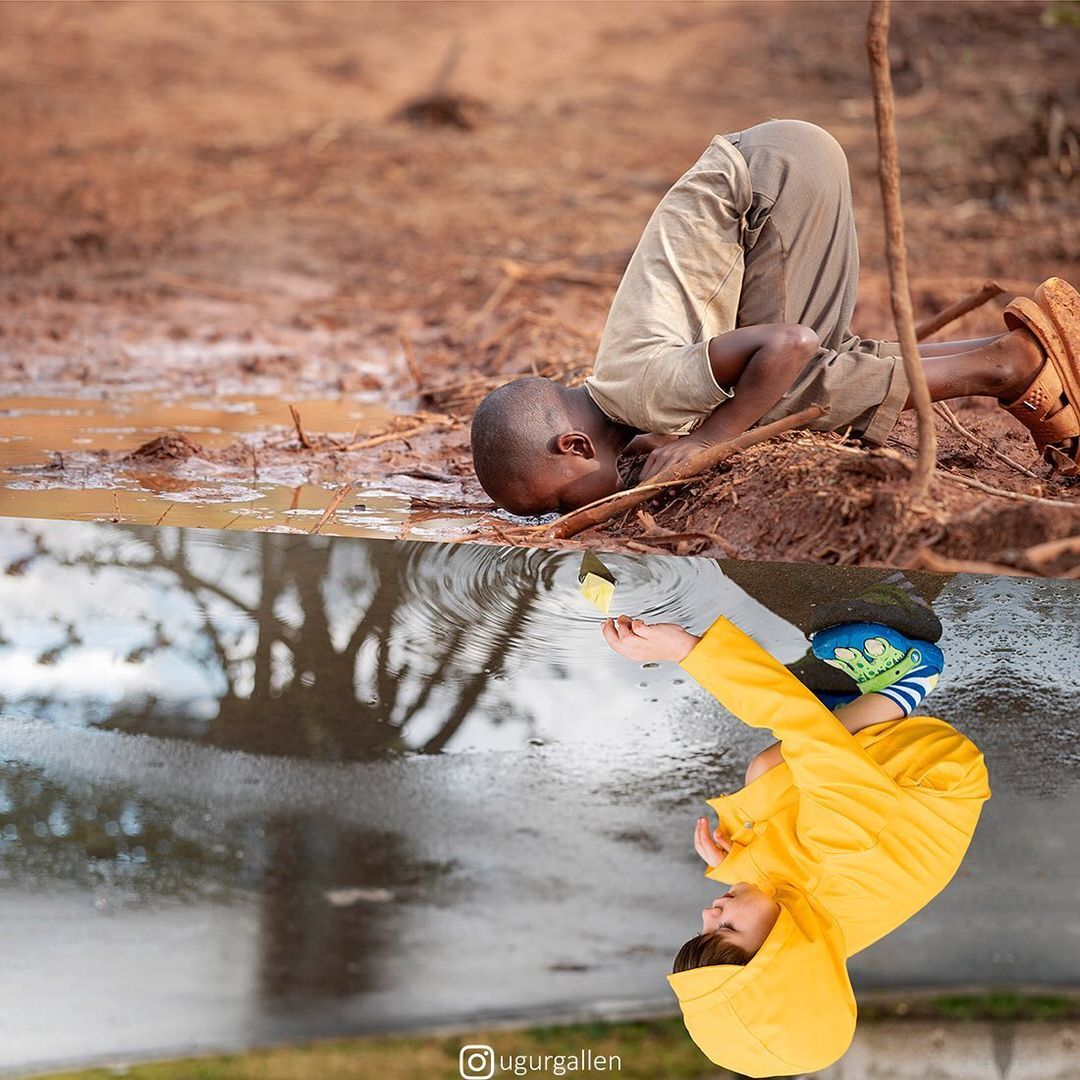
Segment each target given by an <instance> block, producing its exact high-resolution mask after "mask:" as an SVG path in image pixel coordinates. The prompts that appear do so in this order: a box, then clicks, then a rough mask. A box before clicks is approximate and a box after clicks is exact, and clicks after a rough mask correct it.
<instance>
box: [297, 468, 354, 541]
mask: <svg viewBox="0 0 1080 1080" xmlns="http://www.w3.org/2000/svg"><path fill="white" fill-rule="evenodd" d="M352 488H353V482H352V481H351V480H350V481H349V483H347V484H343V485H342V486H341V487H339V488H338V489H337V491H336V492H335V493H334V497H333V498H332V499H331V500H330V505H329V506H328V507H327V508H326V509H325V510H324V511H323V516H322V517H321V518H319V520H318V521H317V522H316V523H315V525H314V527H313V528H312V529H311V530H310V532H309V533H308V535H309V536H314V535H315V534H316V533H318V532H320V531H321V529H322V527H323V526H324V525H325V524H326V523H327V522H328V521H329V520H330V519H331V518H332V517H333V516H334V511H335V510H337V508H338V507H339V506H340V505H341V504H342V503H343V502H344V501H345V496H346V495H348V494H349V492H350V491H352Z"/></svg>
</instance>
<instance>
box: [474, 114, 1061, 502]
mask: <svg viewBox="0 0 1080 1080" xmlns="http://www.w3.org/2000/svg"><path fill="white" fill-rule="evenodd" d="M858 278H859V251H858V244H857V242H856V237H855V219H854V216H853V213H852V206H851V187H850V183H849V180H848V170H847V161H846V159H845V157H844V152H843V150H842V149H841V148H840V145H839V144H838V143H837V142H836V140H835V139H833V137H832V136H831V135H829V134H828V133H827V132H825V131H823V130H822V129H821V128H819V127H815V126H814V125H813V124H807V123H804V122H802V121H799V120H770V121H768V122H767V123H764V124H759V125H757V126H756V127H751V128H748V129H747V130H745V131H742V132H737V133H734V134H729V135H726V136H719V135H718V136H716V138H714V139H713V141H712V143H711V144H710V145H709V147H708V149H707V150H706V151H705V153H704V154H703V155H702V156H701V158H700V159H699V160H698V161H697V162H696V163H695V164H694V165H693V166H692V167H691V169H690V170H689V171H688V172H687V173H686V174H685V175H684V176H683V177H682V178H681V179H679V180H678V182H677V183H676V184H675V186H674V187H673V188H672V189H671V190H670V191H669V192H668V193H667V195H665V196H664V198H663V200H661V202H660V205H659V206H658V207H657V209H656V211H655V212H654V213H653V215H652V217H651V218H650V220H649V223H648V224H647V225H646V227H645V231H644V233H643V234H642V237H641V239H640V241H639V242H638V246H637V248H636V250H635V252H634V255H633V257H632V258H631V260H630V263H629V265H628V266H627V268H626V271H625V273H624V275H623V278H622V282H621V283H620V285H619V288H618V291H617V292H616V293H615V298H614V300H613V301H612V305H611V310H610V312H609V313H608V318H607V323H606V325H605V327H604V332H603V336H602V337H601V340H600V347H599V350H598V352H597V355H596V359H595V362H594V366H593V371H592V374H591V375H590V376H589V377H588V378H587V379H586V380H585V383H584V385H583V386H580V387H574V388H571V387H567V386H563V385H562V384H560V383H557V382H554V381H552V380H551V379H544V378H540V377H534V378H524V379H518V380H516V381H514V382H511V383H507V384H506V385H504V386H500V387H498V388H497V389H495V390H493V391H492V392H491V393H490V394H489V395H488V396H487V397H486V398H485V399H484V400H483V401H482V402H481V403H480V406H479V407H478V408H477V410H476V414H475V416H474V418H473V424H472V449H473V463H474V467H475V469H476V475H477V478H478V479H479V481H480V484H481V486H482V487H483V488H484V490H485V491H486V492H487V494H488V495H489V496H490V497H491V498H492V499H493V500H494V502H496V503H497V504H498V505H499V506H501V507H503V508H504V509H506V510H509V511H510V512H511V513H515V514H542V513H547V512H549V511H555V510H559V511H567V510H573V509H576V508H577V507H580V506H583V505H585V504H586V503H589V502H591V501H593V500H595V499H599V498H603V497H604V496H606V495H610V494H612V493H613V492H614V491H616V490H618V489H619V488H620V487H621V486H622V480H621V478H620V474H619V469H618V462H619V459H620V457H621V456H623V455H624V454H628V453H641V452H645V451H649V457H648V459H647V460H646V462H645V465H644V468H643V470H642V473H641V479H642V480H648V479H650V478H652V477H654V476H655V475H656V474H658V473H659V472H661V471H662V470H667V469H669V468H672V467H674V466H676V465H678V464H679V463H680V462H682V461H684V460H685V459H687V458H688V457H689V456H691V455H692V454H694V453H697V452H698V451H700V450H702V449H704V448H706V447H708V446H712V445H715V444H716V443H719V442H723V441H725V440H727V439H730V438H732V437H734V436H736V435H739V434H741V433H742V432H744V431H746V430H747V429H749V428H751V427H753V426H754V425H756V424H764V423H769V422H771V421H774V420H779V419H781V418H782V417H785V416H790V415H792V414H793V413H796V412H799V411H801V410H803V409H805V408H807V407H808V406H810V405H820V406H822V407H823V408H825V409H826V410H827V412H826V414H825V415H824V416H822V417H820V418H819V419H818V420H816V421H814V422H812V423H811V425H810V426H811V427H812V428H813V429H815V430H821V431H850V432H851V433H852V434H853V435H855V436H857V437H859V438H861V439H863V440H864V441H866V442H867V443H870V444H872V445H875V444H876V445H880V444H882V443H884V442H885V441H886V439H887V438H888V436H889V433H890V432H891V431H892V429H893V427H894V425H895V424H896V421H897V419H898V417H899V415H900V413H901V411H903V410H904V409H907V408H910V407H911V399H910V393H909V386H908V380H907V376H906V373H905V369H904V364H903V361H902V359H901V357H900V349H899V346H898V345H897V344H895V343H893V342H881V341H867V340H863V339H862V338H859V337H858V336H857V335H855V334H853V333H852V331H851V329H850V320H851V316H852V313H853V311H854V308H855V294H856V290H857V286H858ZM1005 322H1006V331H1007V332H1006V333H1004V334H1001V335H999V336H995V337H989V338H982V339H977V340H972V341H953V342H944V343H938V344H926V345H921V346H919V353H920V356H921V357H922V362H923V368H924V370H925V373H926V379H927V383H928V384H929V388H930V394H931V397H932V398H933V399H934V400H935V401H942V400H945V399H948V398H954V397H964V396H969V395H981V396H986V397H991V398H994V399H996V400H997V401H998V403H999V404H1000V405H1001V406H1002V407H1003V408H1005V409H1007V410H1008V411H1009V412H1010V413H1012V415H1014V416H1016V417H1017V418H1018V419H1019V420H1020V421H1021V422H1022V423H1024V424H1025V426H1027V427H1028V429H1029V430H1030V431H1031V433H1032V436H1033V438H1034V439H1035V442H1036V445H1037V446H1038V448H1039V450H1040V451H1041V452H1042V453H1043V454H1044V456H1045V457H1046V458H1047V459H1048V460H1049V461H1051V463H1052V464H1055V465H1056V466H1057V467H1058V468H1060V469H1061V470H1062V471H1063V472H1066V473H1074V472H1076V471H1078V470H1080V412H1078V410H1080V296H1078V294H1077V293H1076V291H1075V290H1073V289H1072V288H1071V287H1070V286H1069V285H1067V284H1066V283H1065V282H1064V281H1061V280H1060V279H1058V278H1051V279H1050V280H1049V281H1047V282H1044V283H1043V285H1041V286H1040V287H1039V290H1038V291H1037V292H1036V294H1035V299H1034V300H1030V299H1028V298H1026V297H1019V298H1017V299H1016V300H1014V301H1013V302H1012V304H1010V305H1009V307H1008V308H1007V309H1006V312H1005Z"/></svg>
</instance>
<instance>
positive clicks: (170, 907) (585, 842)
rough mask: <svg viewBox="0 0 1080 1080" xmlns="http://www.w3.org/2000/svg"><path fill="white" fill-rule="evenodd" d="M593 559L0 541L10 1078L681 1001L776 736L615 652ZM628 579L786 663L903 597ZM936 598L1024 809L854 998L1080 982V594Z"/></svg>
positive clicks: (71, 532) (0, 986) (952, 657)
mask: <svg viewBox="0 0 1080 1080" xmlns="http://www.w3.org/2000/svg"><path fill="white" fill-rule="evenodd" d="M577 561H578V560H577V557H576V556H575V555H574V554H573V553H570V552H556V553H551V552H535V551H534V552H523V551H509V550H507V551H504V550H500V549H494V548H468V547H463V546H450V545H440V544H430V543H388V542H385V541H376V540H351V539H345V538H337V537H312V538H308V537H296V536H286V535H274V534H265V533H262V534H233V533H227V532H226V533H221V532H217V533H215V532H209V531H197V532H191V531H186V530H180V529H168V528H162V529H157V530H152V529H139V528H129V527H113V526H107V525H98V524H90V523H72V522H48V521H15V520H8V521H0V566H2V567H3V568H4V569H5V570H6V573H4V574H3V575H0V690H2V697H0V714H2V721H0V919H2V920H3V923H2V924H3V925H4V927H5V930H6V933H5V973H6V974H7V975H8V978H5V979H4V980H0V1067H3V1068H6V1069H9V1070H16V1069H25V1068H29V1067H31V1066H33V1067H39V1066H44V1065H46V1064H49V1063H55V1062H61V1061H73V1062H85V1061H95V1060H116V1059H118V1058H124V1057H137V1056H147V1055H153V1054H165V1053H182V1052H186V1051H192V1050H200V1049H211V1048H220V1047H233V1046H242V1045H250V1044H255V1043H264V1042H270V1041H275V1040H281V1039H289V1038H303V1037H309V1036H315V1035H325V1034H335V1033H348V1032H361V1031H373V1030H390V1029H399V1028H409V1027H416V1026H421V1025H429V1024H437V1023H438V1024H443V1023H445V1024H455V1023H459V1024H463V1023H479V1022H482V1021H484V1020H487V1019H521V1018H528V1017H540V1016H553V1015H560V1014H562V1015H574V1016H585V1015H604V1016H612V1015H620V1014H624V1013H630V1012H634V1011H640V1010H647V1009H656V1008H670V1007H671V1004H672V1003H671V1000H670V999H669V997H668V994H667V991H666V986H665V984H664V980H663V975H664V972H665V971H666V970H667V969H668V965H669V963H670V956H671V954H672V951H673V949H674V948H675V947H677V945H678V944H679V943H680V942H681V941H682V940H684V939H685V937H687V936H688V935H689V934H690V932H692V930H693V919H694V915H695V912H697V911H699V910H700V908H701V907H702V906H703V904H704V903H706V902H708V900H710V899H711V896H712V893H711V892H710V888H711V886H710V885H709V883H708V882H705V881H703V879H702V877H701V874H700V869H699V867H698V864H697V861H696V857H695V856H694V855H693V853H692V851H691V847H690V827H691V825H692V822H693V818H694V816H695V815H696V814H697V813H698V811H699V807H700V806H701V799H702V797H703V796H706V795H709V794H714V793H716V792H719V791H722V790H725V789H727V788H730V787H732V786H733V785H735V784H737V783H738V780H739V777H740V775H741V771H742V769H743V767H744V765H745V761H746V760H747V758H748V757H749V756H750V754H752V753H753V751H754V750H755V749H756V748H757V747H758V746H760V745H761V744H762V741H763V740H762V738H761V737H760V735H758V733H753V732H749V731H748V729H746V728H744V727H743V726H742V725H740V724H739V723H738V722H737V721H736V720H735V719H734V718H733V717H731V716H729V715H728V714H726V713H724V712H723V710H721V709H719V708H718V707H717V706H716V705H715V704H714V703H713V702H711V701H710V700H708V699H707V698H706V696H705V695H703V694H702V693H701V692H700V691H699V690H698V689H697V688H696V687H695V686H694V685H692V684H689V683H688V682H687V681H686V680H684V679H682V678H681V677H680V672H679V671H678V669H671V668H666V667H648V666H646V667H642V666H640V665H635V664H631V663H629V662H627V661H624V660H622V659H621V658H619V657H617V656H615V655H614V654H612V653H611V652H610V651H609V650H607V648H606V646H604V645H603V643H602V642H601V641H600V639H599V636H598V622H599V618H600V617H599V615H598V614H597V613H596V612H595V611H594V610H593V609H591V608H590V607H588V605H586V604H585V602H584V601H583V600H582V599H581V598H580V596H579V595H578V593H577V588H576V584H577V583H576V569H577ZM611 565H612V568H613V570H614V571H615V573H616V575H617V577H618V579H619V588H618V592H617V601H618V604H619V607H621V608H625V609H627V610H630V611H634V612H641V613H644V614H647V615H648V616H650V617H653V618H659V619H674V620H678V621H682V622H685V623H686V624H688V625H690V626H691V627H692V628H695V629H700V628H702V627H703V626H704V625H706V624H707V623H708V622H709V621H710V620H711V618H712V617H713V616H715V615H716V614H717V613H718V612H723V613H725V614H728V615H729V616H731V617H733V618H734V619H736V620H737V621H738V622H739V623H740V624H741V625H743V626H744V627H746V628H747V629H748V630H749V631H750V632H751V633H753V634H754V635H755V636H756V637H757V638H758V639H759V640H761V641H762V642H763V643H764V644H765V645H767V646H768V647H769V648H771V649H772V650H774V651H775V652H776V653H777V654H778V655H779V656H780V657H781V658H782V659H784V660H786V661H791V660H794V659H796V658H798V657H799V656H800V655H801V653H802V651H803V649H804V648H805V638H804V636H803V634H802V632H801V630H800V629H799V624H800V623H801V622H802V621H803V619H804V616H805V613H806V609H807V608H808V606H809V604H810V603H811V602H812V601H814V600H817V599H821V598H824V597H828V596H833V595H836V594H837V593H840V592H850V591H852V590H853V589H854V588H856V587H857V586H858V585H860V584H864V583H865V582H867V581H868V580H870V578H871V577H872V576H873V573H872V572H870V571H837V570H835V569H832V568H827V567H812V568H810V567H804V568H796V567H768V566H765V565H758V566H755V567H754V568H753V569H752V570H747V568H745V567H742V566H740V565H737V564H724V565H718V564H716V563H714V562H710V561H707V560H692V559H687V560H683V559H678V560H676V559H667V558H660V559H630V558H619V559H616V558H614V557H613V558H612V559H611ZM921 587H924V588H927V589H928V590H930V591H933V592H937V593H938V596H937V600H936V606H937V609H938V611H939V613H940V614H941V616H942V618H943V621H944V623H945V628H946V634H945V638H944V647H945V650H946V653H947V655H948V657H949V668H948V669H947V674H946V678H945V679H944V680H943V683H942V686H941V688H940V689H939V690H938V691H937V692H936V693H935V699H936V702H935V711H936V712H937V713H938V714H939V715H943V716H945V717H946V718H947V719H950V720H952V721H953V722H955V723H956V724H957V725H958V726H960V727H961V728H962V729H964V730H965V731H967V732H968V733H969V734H971V736H972V737H973V738H974V739H975V740H976V742H977V743H978V744H979V745H980V746H981V747H982V748H983V749H984V751H985V752H986V754H987V758H988V762H989V764H990V768H991V777H992V783H993V786H994V792H995V794H994V798H993V799H992V800H991V803H990V804H989V806H988V808H987V811H986V815H985V818H984V821H983V823H982V825H981V826H980V830H979V833H978V834H977V836H976V839H975V843H974V845H973V847H972V850H971V853H970V855H969V857H968V859H967V860H966V862H965V865H964V867H963V868H962V870H961V873H960V875H959V876H958V878H957V880H956V881H955V882H954V883H953V884H952V885H951V886H950V887H949V889H947V890H946V892H945V893H944V894H943V895H942V896H941V897H939V898H938V900H936V901H935V902H934V903H933V904H931V905H930V907H928V908H927V909H926V910H925V911H924V912H922V913H921V914H920V915H919V916H918V917H917V918H916V919H914V920H912V921H911V922H910V923H909V924H907V926H905V927H903V928H902V929H901V930H899V931H897V932H896V933H895V934H893V935H892V936H891V937H890V938H889V939H887V940H885V941H883V942H881V943H879V944H878V945H875V946H874V947H873V948H872V949H869V950H867V951H866V952H865V953H863V954H861V955H860V956H859V957H857V958H856V959H855V961H853V964H852V970H853V974H854V977H855V979H856V982H857V985H858V986H859V987H860V988H862V989H867V988H874V987H889V986H926V985H931V986H932V985H956V984H959V983H971V984H1005V983H1013V984H1015V983H1030V984H1039V985H1054V984H1062V983H1074V982H1075V981H1076V980H1077V973H1078V972H1080V923H1078V922H1077V919H1076V915H1075V912H1076V910H1078V907H1077V901H1078V899H1080V875H1078V872H1077V870H1076V867H1077V866H1080V836H1078V834H1077V832H1076V830H1075V828H1073V827H1072V823H1073V822H1075V818H1076V813H1077V811H1078V810H1080V788H1078V785H1077V784H1076V756H1077V752H1076V745H1077V742H1076V738H1077V731H1076V727H1077V714H1078V711H1080V710H1078V700H1077V699H1078V693H1077V686H1078V675H1080V620H1078V618H1077V614H1078V603H1080V601H1078V599H1077V593H1076V590H1075V586H1070V585H1069V584H1068V583H1065V582H1027V581H1019V580H1009V579H1001V578H997V579H986V578H972V577H963V576H962V577H955V578H951V579H950V578H940V579H923V580H922V581H921ZM1021 905H1022V906H1023V911H1024V917H1023V918H1022V919H1018V918H1017V917H1016V912H1017V910H1018V908H1019V906H1021ZM972 911H977V912H978V913H979V918H978V920H973V919H972V918H971V912H972Z"/></svg>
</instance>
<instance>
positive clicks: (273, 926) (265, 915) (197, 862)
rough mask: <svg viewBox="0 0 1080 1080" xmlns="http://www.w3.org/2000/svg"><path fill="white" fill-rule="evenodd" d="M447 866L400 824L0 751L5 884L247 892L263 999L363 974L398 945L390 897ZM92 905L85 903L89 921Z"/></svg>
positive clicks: (135, 900) (309, 991) (208, 896)
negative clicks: (218, 806)
mask: <svg viewBox="0 0 1080 1080" xmlns="http://www.w3.org/2000/svg"><path fill="white" fill-rule="evenodd" d="M271 798H272V796H271ZM452 870H453V864H452V863H444V864H430V863H426V862H419V861H417V860H415V859H410V857H409V854H408V850H407V848H406V846H405V841H404V839H403V838H402V837H400V836H398V835H396V834H394V833H389V832H386V831H385V830H379V829H377V828H374V827H373V828H370V829H369V828H366V827H357V826H354V825H344V824H342V823H341V822H338V821H335V820H333V819H332V818H329V817H326V816H319V817H313V816H310V815H306V816H305V815H286V814H283V813H281V812H280V811H277V810H274V809H270V810H268V811H266V812H265V814H261V815H260V814H255V815H252V816H249V817H246V818H242V819H238V820H228V821H221V820H218V819H216V818H213V817H212V816H211V815H210V814H206V813H204V812H203V811H201V809H200V808H199V807H195V806H185V805H179V804H177V803H175V802H172V803H165V802H164V801H162V800H156V799H154V798H147V797H146V796H145V794H143V793H141V792H139V791H138V790H137V789H135V788H134V787H128V786H116V785H109V786H105V785H103V784H100V783H97V782H91V781H83V780H67V781H62V782H60V781H57V780H56V779H54V778H51V777H48V776H46V775H45V773H44V772H43V770H41V769H37V768H34V767H31V766H24V765H14V764H11V763H8V764H4V765H0V877H2V879H3V882H4V884H5V887H7V888H22V889H24V890H26V891H28V892H33V893H35V894H37V895H41V894H44V893H47V892H49V891H55V890H57V889H58V888H60V887H62V886H64V885H76V886H79V887H82V888H84V889H87V890H92V891H93V892H94V894H95V897H96V900H97V901H98V902H100V903H102V904H103V905H104V906H105V907H107V908H110V909H112V910H114V911H116V910H117V909H122V908H124V907H129V906H134V907H139V908H142V907H145V906H146V904H147V903H153V902H155V901H157V902H160V901H162V900H169V901H176V900H179V901H181V902H184V903H186V904H188V905H191V906H192V908H195V907H197V906H199V905H205V904H207V903H214V904H220V903H229V902H231V901H233V900H234V899H236V898H237V897H242V896H244V895H250V894H251V893H252V892H254V893H255V894H256V895H257V896H258V911H259V915H258V918H259V933H258V946H259V948H258V959H257V970H256V972H255V979H256V985H257V986H258V990H259V993H260V996H261V998H262V999H263V1000H265V1001H267V1002H283V1001H292V1002H299V1001H302V1000H304V999H305V998H320V997H331V998H332V997H344V996H348V995H350V994H355V993H358V992H360V991H362V990H364V989H365V988H366V987H369V986H371V985H372V984H373V983H374V982H375V981H376V980H377V978H378V968H379V960H380V957H381V955H382V953H383V951H384V950H386V949H388V948H390V947H392V938H391V934H392V924H393V915H394V911H395V905H396V903H398V902H400V901H401V900H403V899H404V900H408V899H409V898H410V897H412V896H414V895H415V894H417V893H422V894H426V893H429V892H430V891H431V890H433V889H435V888H437V887H441V882H442V879H444V878H445V877H446V875H447V874H448V873H450V872H451V871H452ZM94 917H95V916H94V915H93V914H92V911H91V908H90V905H88V906H87V909H86V918H87V920H88V923H87V927H86V929H87V931H88V932H91V929H92V923H90V922H89V920H92V919H93V918H94ZM45 962H46V963H49V962H52V961H51V960H49V959H46V960H45Z"/></svg>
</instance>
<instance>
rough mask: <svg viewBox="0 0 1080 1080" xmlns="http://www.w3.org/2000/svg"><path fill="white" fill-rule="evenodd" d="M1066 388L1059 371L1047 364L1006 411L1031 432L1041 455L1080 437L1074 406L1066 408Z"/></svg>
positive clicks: (1048, 362)
mask: <svg viewBox="0 0 1080 1080" xmlns="http://www.w3.org/2000/svg"><path fill="white" fill-rule="evenodd" d="M1063 393H1064V387H1062V385H1061V379H1060V378H1059V377H1058V373H1057V370H1056V369H1055V368H1054V365H1053V364H1051V363H1050V361H1049V360H1048V361H1046V363H1044V364H1043V366H1042V368H1041V369H1040V371H1039V374H1038V375H1036V376H1035V380H1034V381H1033V382H1032V384H1031V385H1030V386H1029V387H1028V388H1027V389H1026V390H1025V391H1024V392H1023V394H1021V395H1020V397H1018V398H1017V399H1016V400H1015V401H1013V402H1011V403H1010V404H1008V405H1006V406H1005V411H1006V412H1008V413H1009V414H1010V415H1011V416H1015V417H1016V419H1017V420H1019V421H1020V423H1022V424H1023V425H1024V427H1026V428H1027V429H1028V431H1030V432H1031V435H1032V437H1033V438H1034V440H1035V445H1036V446H1037V447H1038V448H1039V450H1040V452H1041V451H1043V450H1045V449H1046V447H1047V446H1048V445H1049V444H1051V443H1058V442H1065V441H1066V440H1068V439H1074V438H1077V437H1078V436H1080V417H1078V416H1077V413H1076V409H1075V408H1073V406H1072V405H1063V404H1062V401H1061V398H1062V394H1063Z"/></svg>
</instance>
